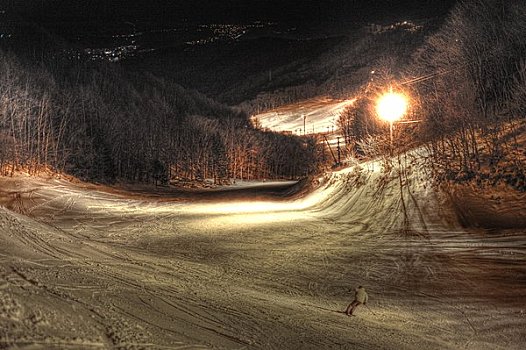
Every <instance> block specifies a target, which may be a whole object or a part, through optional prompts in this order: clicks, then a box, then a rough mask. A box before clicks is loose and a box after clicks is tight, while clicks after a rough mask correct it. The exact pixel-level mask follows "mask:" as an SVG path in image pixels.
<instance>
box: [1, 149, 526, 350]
mask: <svg viewBox="0 0 526 350" xmlns="http://www.w3.org/2000/svg"><path fill="white" fill-rule="evenodd" d="M417 158H418V156H417V155H415V154H412V155H407V158H405V157H404V158H403V159H401V163H403V164H405V165H406V166H405V167H404V168H403V169H402V170H400V169H399V168H398V165H397V164H398V162H397V161H396V160H395V161H393V164H390V165H387V164H381V163H379V162H371V163H366V164H362V165H361V166H360V167H355V168H350V169H344V170H342V171H339V172H336V173H333V174H331V175H328V176H327V177H325V178H323V179H320V186H319V187H318V188H317V189H316V190H315V191H313V192H312V193H310V194H308V195H307V196H305V197H303V198H299V199H291V200H289V201H283V200H279V201H224V202H220V203H209V202H181V201H177V202H175V201H174V202H169V201H163V202H158V201H156V200H149V199H137V198H135V199H133V198H131V197H126V196H123V195H114V194H110V193H106V192H103V191H98V190H97V189H96V188H95V189H94V188H93V187H88V186H85V185H82V184H72V183H68V182H66V181H62V180H43V179H34V178H27V177H18V178H14V179H10V178H8V179H6V178H4V179H0V185H1V187H0V188H1V189H2V191H1V192H0V202H1V203H2V204H3V205H4V207H0V223H1V225H0V242H1V243H2V244H1V245H0V257H1V259H2V264H1V265H0V329H1V330H2V331H1V332H0V344H1V347H4V346H5V347H6V348H13V349H18V348H28V349H29V348H31V349H93V348H101V349H183V348H185V349H186V348H192V349H194V348H195V349H201V348H202V349H204V348H221V349H241V348H247V349H422V348H429V349H458V348H467V349H522V348H523V346H524V345H525V344H526V332H525V329H526V313H525V310H524V305H523V296H524V295H525V292H526V285H525V284H524V281H525V278H526V267H525V266H526V265H525V264H524V262H525V258H526V255H525V253H526V242H525V239H524V236H525V234H524V232H513V231H506V232H501V233H492V234H491V235H490V234H488V233H485V232H468V231H466V230H464V229H462V228H461V227H460V225H459V224H458V222H457V220H456V218H455V216H454V214H453V211H452V210H451V209H450V206H449V205H448V202H447V200H446V198H444V196H443V195H441V194H440V193H439V192H437V191H435V190H434V189H433V187H432V186H430V184H429V183H428V180H427V176H426V175H425V172H424V171H423V169H422V168H420V167H419V166H418V165H417V164H416V163H417V162H415V159H417ZM404 208H405V209H404ZM15 211H16V212H15ZM357 285H364V286H365V287H366V289H367V291H368V293H369V297H370V302H369V303H368V307H363V306H362V307H359V308H358V310H357V312H356V316H354V317H347V316H345V315H344V314H342V313H340V312H341V311H342V310H344V309H345V307H346V305H347V304H348V303H349V302H350V301H351V300H352V293H350V292H349V289H351V288H354V287H356V286H357Z"/></svg>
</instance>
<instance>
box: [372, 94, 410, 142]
mask: <svg viewBox="0 0 526 350" xmlns="http://www.w3.org/2000/svg"><path fill="white" fill-rule="evenodd" d="M407 105H408V100H407V97H406V96H405V95H403V94H401V93H396V92H393V90H392V89H390V91H389V92H388V93H385V94H384V95H382V96H380V98H379V99H378V102H377V103H376V112H377V113H378V115H379V116H380V118H382V119H384V120H385V121H387V122H389V139H390V149H391V152H392V150H393V125H394V123H395V122H396V121H398V120H400V119H401V118H402V117H403V116H404V114H405V113H406V112H407Z"/></svg>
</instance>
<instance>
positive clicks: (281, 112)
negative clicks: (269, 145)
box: [252, 98, 355, 135]
mask: <svg viewBox="0 0 526 350" xmlns="http://www.w3.org/2000/svg"><path fill="white" fill-rule="evenodd" d="M354 101H355V100H354V99H350V100H334V99H329V98H313V99H310V100H305V101H302V102H298V103H296V104H291V105H286V106H283V107H279V108H276V109H273V110H270V111H266V112H264V113H260V114H258V115H255V116H253V117H252V118H253V119H254V120H255V119H257V120H258V122H259V123H260V124H261V127H263V128H266V129H269V130H272V131H276V132H290V133H293V134H299V135H303V134H304V133H305V134H315V133H333V132H334V131H335V130H336V129H338V127H337V123H338V118H339V117H340V114H341V113H342V112H343V111H344V110H345V108H347V107H349V106H351V105H352V104H353V103H354Z"/></svg>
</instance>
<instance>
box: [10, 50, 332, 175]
mask: <svg viewBox="0 0 526 350" xmlns="http://www.w3.org/2000/svg"><path fill="white" fill-rule="evenodd" d="M0 65H1V66H2V70H1V71H0V170H1V172H2V173H3V174H12V173H13V172H14V171H16V170H17V169H23V170H26V171H29V172H31V173H35V172H38V171H41V170H42V169H51V170H52V171H58V172H66V173H68V174H72V175H75V176H78V177H80V178H83V179H89V180H94V181H102V182H112V181H115V180H125V181H140V182H156V183H168V182H169V181H170V180H177V179H179V180H190V181H195V180H204V179H214V181H215V182H216V183H222V182H226V181H231V180H232V179H234V180H235V179H265V178H298V177H302V176H306V175H309V174H312V173H314V172H317V171H318V170H319V167H320V166H322V164H323V162H324V159H325V156H324V155H323V154H324V151H323V149H321V148H319V146H318V144H317V142H316V141H315V140H314V139H309V138H299V137H294V136H286V135H280V134H274V133H271V132H265V131H262V130H257V129H255V128H254V127H253V126H252V125H251V124H250V122H249V120H248V117H247V115H246V114H245V113H243V112H241V111H236V110H234V109H231V108H228V107H226V106H224V105H221V104H219V103H217V102H214V101H213V100H211V99H209V98H207V97H205V96H204V95H201V94H200V93H198V92H196V91H191V90H187V89H184V88H182V87H181V86H180V85H178V84H176V83H174V82H172V81H169V80H167V79H162V78H159V77H156V76H153V75H150V74H147V73H127V72H124V71H123V70H122V69H120V68H119V67H118V66H115V65H110V64H104V63H102V64H82V63H78V62H73V63H72V62H69V63H67V62H66V63H64V62H63V63H52V64H45V63H42V62H40V63H35V62H34V61H29V60H28V61H24V60H21V59H20V58H19V57H17V56H16V55H15V54H12V53H5V52H2V53H0Z"/></svg>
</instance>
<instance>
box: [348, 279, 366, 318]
mask: <svg viewBox="0 0 526 350" xmlns="http://www.w3.org/2000/svg"><path fill="white" fill-rule="evenodd" d="M367 300H369V296H368V295H367V292H366V291H365V288H364V287H362V286H359V287H358V288H356V289H355V290H354V300H353V301H352V303H350V304H349V306H347V309H346V310H345V313H346V314H347V316H352V313H353V312H354V309H356V307H358V305H361V304H364V305H365V304H367Z"/></svg>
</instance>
